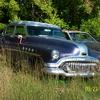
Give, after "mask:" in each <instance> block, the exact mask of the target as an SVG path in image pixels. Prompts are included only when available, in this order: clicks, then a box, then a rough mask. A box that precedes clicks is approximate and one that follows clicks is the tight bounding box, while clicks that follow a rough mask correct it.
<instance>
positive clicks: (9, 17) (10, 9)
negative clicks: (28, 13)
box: [0, 0, 20, 23]
mask: <svg viewBox="0 0 100 100" xmlns="http://www.w3.org/2000/svg"><path fill="white" fill-rule="evenodd" d="M19 10H20V9H19V5H18V4H17V2H16V1H15V0H1V1H0V22H3V23H8V22H9V21H13V20H18V19H19V18H18V11H19Z"/></svg>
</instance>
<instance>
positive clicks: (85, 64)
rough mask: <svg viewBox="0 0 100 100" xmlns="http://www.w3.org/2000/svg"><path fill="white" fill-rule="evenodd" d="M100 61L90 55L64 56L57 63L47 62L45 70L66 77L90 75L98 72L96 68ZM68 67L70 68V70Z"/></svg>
mask: <svg viewBox="0 0 100 100" xmlns="http://www.w3.org/2000/svg"><path fill="white" fill-rule="evenodd" d="M65 63H66V64H65ZM98 63H99V61H98V60H97V59H96V58H93V57H89V56H87V57H64V58H61V59H60V60H58V61H57V62H56V63H46V64H45V67H44V69H43V71H44V72H45V73H48V74H53V75H63V76H66V77H73V76H83V77H90V76H94V75H95V74H96V71H95V68H96V67H97V64H98ZM64 64H65V65H64ZM67 67H68V68H69V69H70V70H68V69H67ZM84 69H85V70H84Z"/></svg>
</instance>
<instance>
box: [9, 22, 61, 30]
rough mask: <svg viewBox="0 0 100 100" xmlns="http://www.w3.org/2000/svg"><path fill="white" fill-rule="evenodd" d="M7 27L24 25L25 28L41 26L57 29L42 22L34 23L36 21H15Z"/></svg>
mask: <svg viewBox="0 0 100 100" xmlns="http://www.w3.org/2000/svg"><path fill="white" fill-rule="evenodd" d="M9 25H25V26H40V27H41V26H42V27H48V28H49V27H51V28H59V29H60V27H59V26H56V25H53V24H48V23H43V22H36V21H15V22H12V23H10V24H9Z"/></svg>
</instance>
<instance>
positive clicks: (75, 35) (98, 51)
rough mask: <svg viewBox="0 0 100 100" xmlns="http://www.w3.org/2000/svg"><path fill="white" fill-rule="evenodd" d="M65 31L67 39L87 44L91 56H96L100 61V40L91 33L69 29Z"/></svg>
mask: <svg viewBox="0 0 100 100" xmlns="http://www.w3.org/2000/svg"><path fill="white" fill-rule="evenodd" d="M63 32H64V34H65V37H66V39H67V40H71V41H73V42H75V43H79V44H85V45H86V46H87V47H88V50H89V52H88V53H89V56H92V57H95V58H97V59H98V60H99V61H100V42H98V41H97V40H96V39H94V38H93V37H92V36H91V35H90V34H89V33H87V32H82V31H69V30H63Z"/></svg>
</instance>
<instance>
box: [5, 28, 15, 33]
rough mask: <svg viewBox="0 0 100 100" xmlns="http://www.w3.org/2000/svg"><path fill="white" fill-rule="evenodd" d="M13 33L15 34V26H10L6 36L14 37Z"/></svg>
mask: <svg viewBox="0 0 100 100" xmlns="http://www.w3.org/2000/svg"><path fill="white" fill-rule="evenodd" d="M13 33H14V26H8V27H7V29H6V31H5V34H6V35H12V34H13Z"/></svg>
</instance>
